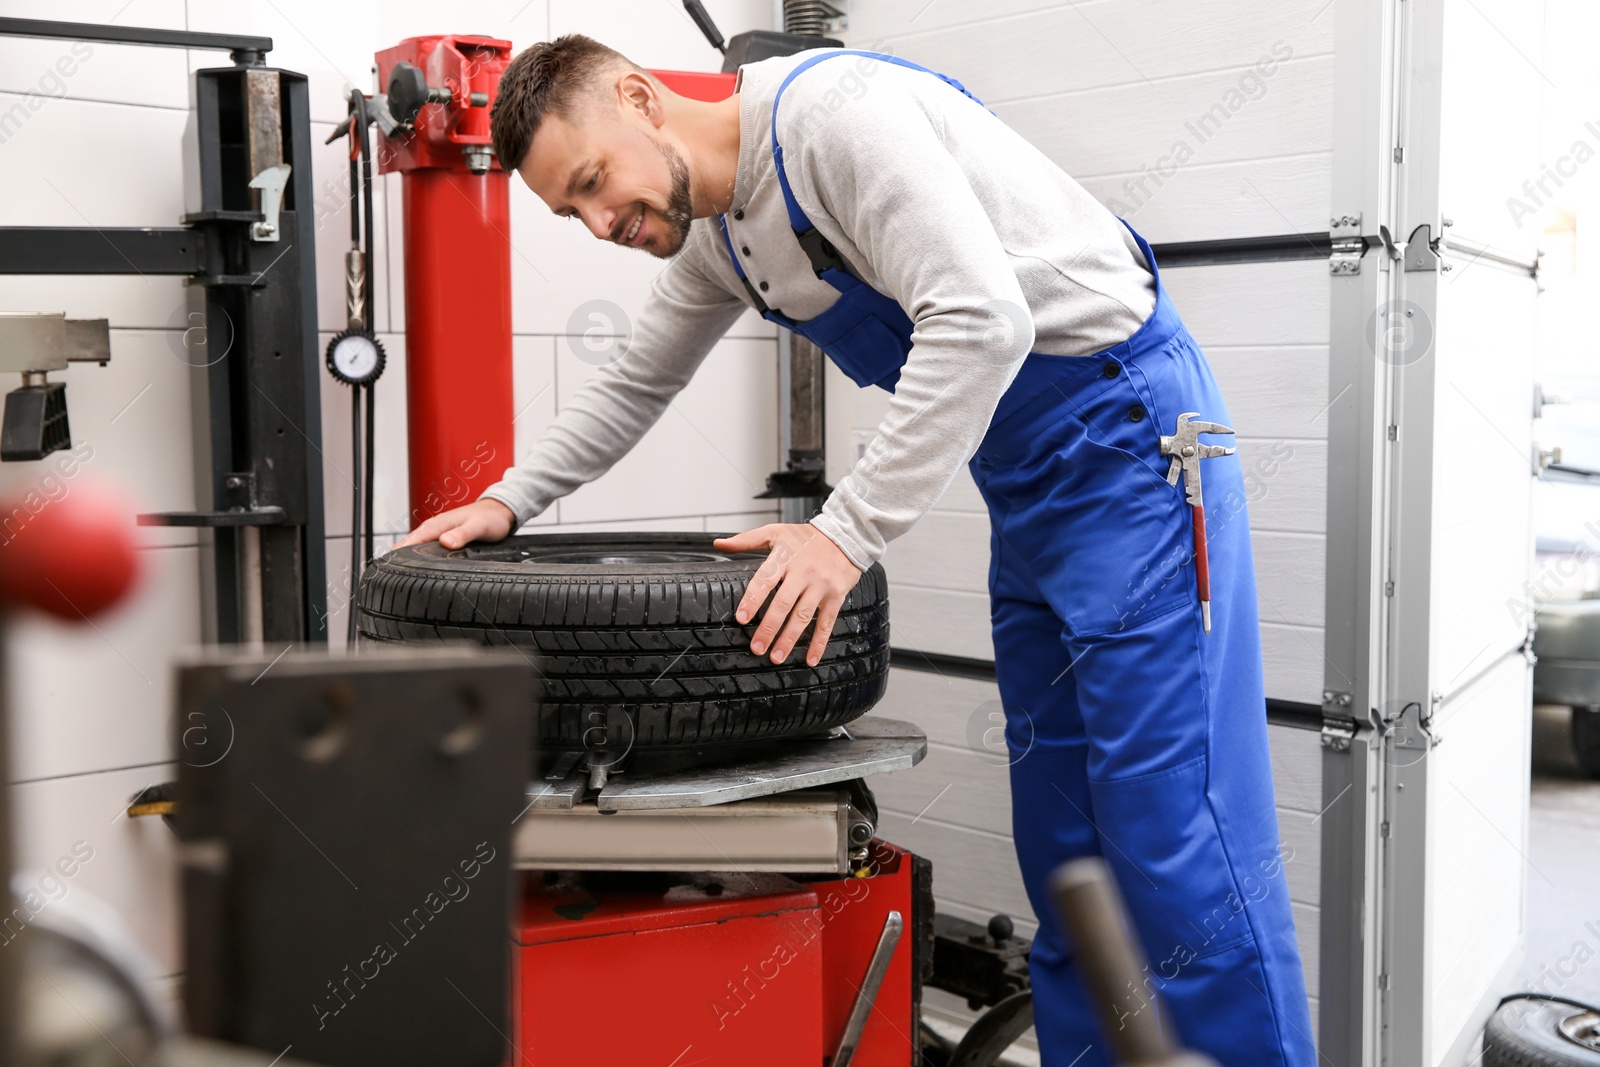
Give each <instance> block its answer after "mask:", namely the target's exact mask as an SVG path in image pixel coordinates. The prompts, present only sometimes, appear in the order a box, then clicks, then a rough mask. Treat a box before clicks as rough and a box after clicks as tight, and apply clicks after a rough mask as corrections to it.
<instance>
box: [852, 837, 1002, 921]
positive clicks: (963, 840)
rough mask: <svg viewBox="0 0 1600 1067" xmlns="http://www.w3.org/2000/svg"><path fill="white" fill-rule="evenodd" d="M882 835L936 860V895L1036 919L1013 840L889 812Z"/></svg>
mask: <svg viewBox="0 0 1600 1067" xmlns="http://www.w3.org/2000/svg"><path fill="white" fill-rule="evenodd" d="M878 832H879V833H880V834H881V835H882V836H883V838H884V839H885V840H887V841H893V842H894V843H895V844H897V845H899V846H901V847H902V848H909V849H910V850H911V851H913V852H915V853H916V854H917V855H919V856H925V857H927V858H928V859H930V860H932V861H933V871H934V875H933V895H934V898H935V900H937V901H945V900H953V901H959V902H960V903H963V904H966V905H968V906H969V907H978V908H990V909H993V910H994V911H1003V912H1006V913H1008V914H1012V915H1032V914H1033V909H1032V907H1031V906H1030V905H1029V904H1028V896H1027V893H1026V892H1025V891H1024V890H1023V888H1022V872H1021V870H1020V869H1019V868H1018V867H1017V854H1016V851H1015V849H1014V848H1013V846H1012V844H1011V839H1010V838H1009V837H999V836H996V835H994V834H988V833H983V832H982V831H979V830H970V829H967V828H965V827H961V826H954V825H950V824H947V823H940V822H935V821H934V820H933V819H932V818H931V817H930V818H924V819H920V820H918V821H916V822H912V816H911V815H902V814H900V813H898V812H883V813H882V817H881V818H880V819H879V821H878Z"/></svg>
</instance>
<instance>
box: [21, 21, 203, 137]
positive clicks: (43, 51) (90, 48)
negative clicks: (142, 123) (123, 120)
mask: <svg viewBox="0 0 1600 1067" xmlns="http://www.w3.org/2000/svg"><path fill="white" fill-rule="evenodd" d="M62 14H63V12H62V9H61V5H60V4H59V3H52V2H51V0H10V2H9V3H7V4H6V15H7V16H8V17H11V18H30V19H60V18H61V17H62ZM70 18H71V21H73V22H96V23H110V24H112V25H118V26H145V27H150V28H152V29H174V30H181V29H183V28H184V11H183V0H135V2H134V3H126V2H124V0H81V2H79V3H75V4H73V5H72V8H71V12H70ZM188 74H189V68H188V63H187V61H186V57H185V54H184V50H183V49H181V48H144V47H138V46H133V45H115V44H102V43H100V42H97V41H58V40H48V39H33V38H26V37H7V38H4V39H0V89H5V90H8V91H13V92H19V93H30V92H31V93H38V94H39V95H41V96H47V97H73V98H76V99H80V100H82V99H87V100H115V101H122V102H126V103H129V104H142V105H146V106H151V107H169V108H187V107H188V106H189V77H188ZM3 124H4V120H3V119H0V125H3ZM0 143H3V142H0Z"/></svg>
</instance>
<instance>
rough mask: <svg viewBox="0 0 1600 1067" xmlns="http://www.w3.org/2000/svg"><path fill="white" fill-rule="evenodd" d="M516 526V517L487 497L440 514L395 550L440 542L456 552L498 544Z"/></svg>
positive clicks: (407, 537)
mask: <svg viewBox="0 0 1600 1067" xmlns="http://www.w3.org/2000/svg"><path fill="white" fill-rule="evenodd" d="M516 522H517V517H516V516H515V515H513V514H512V513H511V509H510V508H508V507H506V506H505V505H504V504H502V503H500V501H498V500H495V499H493V498H492V497H484V498H483V499H482V500H474V501H473V502H472V503H470V504H467V505H465V506H464V507H459V508H451V509H450V510H449V511H441V512H440V513H439V514H437V515H435V516H434V517H433V518H431V519H429V520H428V521H427V522H424V523H423V524H422V525H421V526H418V527H417V528H416V529H415V530H412V531H411V532H410V533H409V534H407V535H406V537H405V540H403V541H401V542H399V543H398V544H396V545H395V546H394V547H395V548H404V547H406V546H407V545H419V544H422V543H423V542H425V541H438V542H439V543H440V544H441V545H443V546H444V547H445V548H450V549H455V548H460V547H461V546H462V545H465V544H466V543H467V542H469V541H498V540H500V539H501V538H503V537H505V536H506V535H507V534H509V533H510V532H511V531H512V529H513V528H514V527H515V525H516Z"/></svg>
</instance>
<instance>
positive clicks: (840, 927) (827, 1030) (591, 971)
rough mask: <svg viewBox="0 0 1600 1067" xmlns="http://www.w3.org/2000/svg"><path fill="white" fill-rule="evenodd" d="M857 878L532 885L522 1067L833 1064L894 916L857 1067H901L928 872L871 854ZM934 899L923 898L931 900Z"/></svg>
mask: <svg viewBox="0 0 1600 1067" xmlns="http://www.w3.org/2000/svg"><path fill="white" fill-rule="evenodd" d="M872 854H873V863H872V865H871V867H870V871H871V873H869V874H868V875H867V876H866V877H862V878H840V879H832V880H827V881H806V882H800V881H796V880H794V879H791V878H787V877H784V876H782V875H772V874H752V875H743V874H727V875H721V874H718V875H693V876H689V875H673V876H649V875H626V876H624V875H598V876H597V875H588V876H585V877H583V878H582V879H579V878H578V877H577V876H573V875H561V876H554V875H545V876H540V875H538V874H534V875H530V876H529V877H528V886H527V891H526V895H525V897H524V899H523V902H522V911H521V915H520V916H519V921H518V923H517V931H516V949H515V952H516V979H515V981H516V985H515V989H514V993H513V1001H512V1002H513V1004H514V1005H515V1010H516V1017H517V1033H516V1037H515V1040H516V1042H517V1055H516V1056H515V1057H514V1061H515V1062H516V1063H518V1064H521V1065H522V1067H566V1065H570V1064H574V1063H582V1064H586V1065H593V1067H637V1065H639V1064H660V1065H662V1067H669V1065H670V1067H688V1065H690V1064H694V1065H695V1067H750V1065H752V1064H761V1065H762V1067H827V1065H828V1064H829V1063H830V1062H831V1061H832V1058H833V1055H834V1051H835V1050H836V1049H837V1048H838V1045H839V1038H840V1036H841V1035H842V1034H843V1032H844V1029H845V1025H846V1022H847V1020H848V1019H849V1015H850V1010H851V1008H852V1006H853V1005H854V1003H855V1000H856V992H857V990H858V989H859V988H860V986H861V983H862V979H863V978H864V977H865V975H866V973H867V964H868V961H869V960H870V959H871V956H872V953H873V950H874V949H875V948H876V947H877V944H878V939H879V937H880V935H881V934H882V932H883V928H884V923H885V921H886V920H887V918H888V915H889V913H890V912H891V911H897V912H899V913H900V915H901V918H902V920H903V921H904V923H905V932H904V934H903V935H902V937H901V939H900V942H899V944H898V945H897V946H896V947H895V950H894V954H893V956H892V957H891V958H890V964H889V969H888V973H887V974H886V975H885V977H884V980H883V985H882V987H881V988H880V989H879V991H878V995H877V997H876V999H875V1001H874V1003H873V1008H872V1013H871V1016H870V1017H869V1019H868V1021H867V1025H866V1028H865V1030H864V1031H863V1033H862V1037H861V1043H860V1045H859V1047H858V1049H857V1051H856V1054H855V1056H854V1058H853V1059H852V1061H851V1062H852V1067H908V1065H910V1064H911V1063H912V1062H913V1057H914V1055H915V1051H914V1050H915V1048H916V1037H917V1016H918V1013H919V1011H920V1000H921V996H920V990H921V984H920V981H919V980H918V972H920V970H921V967H922V965H923V961H924V960H925V959H926V958H927V953H926V952H925V951H923V950H922V949H920V948H919V946H921V945H923V944H925V934H926V932H927V931H928V930H929V923H930V922H931V918H930V916H931V898H930V897H929V893H928V873H927V872H928V865H927V863H926V861H922V860H918V859H917V858H916V857H915V856H913V855H911V854H910V853H909V852H905V851H903V850H901V849H898V848H896V847H894V846H893V845H888V844H885V843H883V842H874V843H873V850H872ZM925 902H926V903H925Z"/></svg>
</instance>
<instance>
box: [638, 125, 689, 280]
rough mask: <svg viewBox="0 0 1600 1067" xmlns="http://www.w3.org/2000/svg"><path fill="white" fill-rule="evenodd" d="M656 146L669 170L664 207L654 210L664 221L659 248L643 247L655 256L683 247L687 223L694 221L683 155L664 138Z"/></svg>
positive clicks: (664, 256) (669, 254)
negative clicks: (670, 183) (667, 193)
mask: <svg viewBox="0 0 1600 1067" xmlns="http://www.w3.org/2000/svg"><path fill="white" fill-rule="evenodd" d="M656 148H657V150H658V151H660V153H661V155H662V156H663V157H664V158H665V159H666V161H667V170H668V171H670V172H671V174H672V193H671V195H670V196H669V197H668V199H667V206H666V209H665V210H663V211H660V212H658V214H660V216H661V221H663V222H665V223H666V224H667V228H666V231H665V232H664V233H663V234H662V239H661V248H660V250H659V251H658V250H656V249H647V251H649V252H650V254H651V255H653V256H655V257H656V258H658V259H670V258H672V257H673V256H675V255H677V254H678V253H679V252H680V251H682V250H683V244H684V242H685V241H687V240H688V239H689V224H690V223H692V222H693V221H694V198H693V197H692V196H691V194H690V189H689V167H688V165H687V164H686V163H684V161H683V156H681V155H679V154H678V150H677V149H676V148H674V147H672V146H671V145H670V144H667V143H666V142H664V141H657V142H656Z"/></svg>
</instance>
